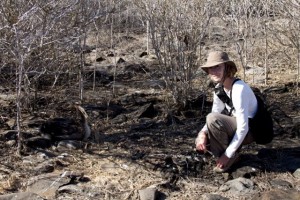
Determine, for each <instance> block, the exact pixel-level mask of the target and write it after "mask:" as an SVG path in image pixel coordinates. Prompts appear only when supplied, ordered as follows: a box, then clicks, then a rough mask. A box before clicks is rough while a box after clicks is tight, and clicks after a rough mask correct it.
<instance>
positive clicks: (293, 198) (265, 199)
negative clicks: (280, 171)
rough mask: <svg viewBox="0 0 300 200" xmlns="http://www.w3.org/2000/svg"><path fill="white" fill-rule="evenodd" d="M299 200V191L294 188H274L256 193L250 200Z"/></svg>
mask: <svg viewBox="0 0 300 200" xmlns="http://www.w3.org/2000/svg"><path fill="white" fill-rule="evenodd" d="M281 199H288V200H299V199H300V192H299V191H296V190H281V189H275V190H271V191H267V192H263V193H259V194H256V195H255V196H254V197H253V198H252V200H281Z"/></svg>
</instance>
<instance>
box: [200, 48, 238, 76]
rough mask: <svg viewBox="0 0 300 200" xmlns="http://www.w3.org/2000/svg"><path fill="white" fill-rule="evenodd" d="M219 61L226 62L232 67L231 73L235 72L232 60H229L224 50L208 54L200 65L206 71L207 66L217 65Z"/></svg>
mask: <svg viewBox="0 0 300 200" xmlns="http://www.w3.org/2000/svg"><path fill="white" fill-rule="evenodd" d="M221 63H226V64H227V66H230V67H231V68H232V71H233V74H235V73H236V72H237V67H236V65H235V63H234V62H233V61H231V60H230V59H229V57H228V54H227V53H226V52H222V51H213V52H210V53H209V54H208V57H207V61H206V64H205V65H203V66H201V68H202V69H203V70H204V71H205V72H208V71H207V70H208V69H207V68H209V67H213V66H216V65H219V64H221Z"/></svg>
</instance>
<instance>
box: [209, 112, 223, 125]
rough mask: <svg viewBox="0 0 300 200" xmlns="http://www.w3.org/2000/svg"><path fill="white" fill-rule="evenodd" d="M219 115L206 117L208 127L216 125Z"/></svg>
mask: <svg viewBox="0 0 300 200" xmlns="http://www.w3.org/2000/svg"><path fill="white" fill-rule="evenodd" d="M219 115H220V114H219V113H209V114H208V115H207V116H206V124H207V125H208V126H210V125H211V124H214V123H215V122H216V121H217V120H218V118H219Z"/></svg>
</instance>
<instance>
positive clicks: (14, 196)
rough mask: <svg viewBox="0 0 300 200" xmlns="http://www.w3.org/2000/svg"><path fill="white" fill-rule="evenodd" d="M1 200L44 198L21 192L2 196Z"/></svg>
mask: <svg viewBox="0 0 300 200" xmlns="http://www.w3.org/2000/svg"><path fill="white" fill-rule="evenodd" d="M0 200H44V198H42V197H40V196H39V195H37V194H35V193H32V192H20V193H12V194H5V195H0Z"/></svg>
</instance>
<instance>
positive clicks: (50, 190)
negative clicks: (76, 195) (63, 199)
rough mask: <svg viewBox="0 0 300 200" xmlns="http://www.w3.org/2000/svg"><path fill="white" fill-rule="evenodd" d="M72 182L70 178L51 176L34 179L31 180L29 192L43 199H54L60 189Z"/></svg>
mask: <svg viewBox="0 0 300 200" xmlns="http://www.w3.org/2000/svg"><path fill="white" fill-rule="evenodd" d="M69 182H70V178H68V177H66V176H64V177H62V176H59V175H58V174H49V175H41V176H37V177H33V178H32V179H30V180H29V183H28V187H27V192H34V193H36V194H38V195H40V196H42V197H43V198H46V199H53V198H54V197H55V195H56V192H57V190H58V188H60V187H61V186H63V185H66V184H67V183H69Z"/></svg>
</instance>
